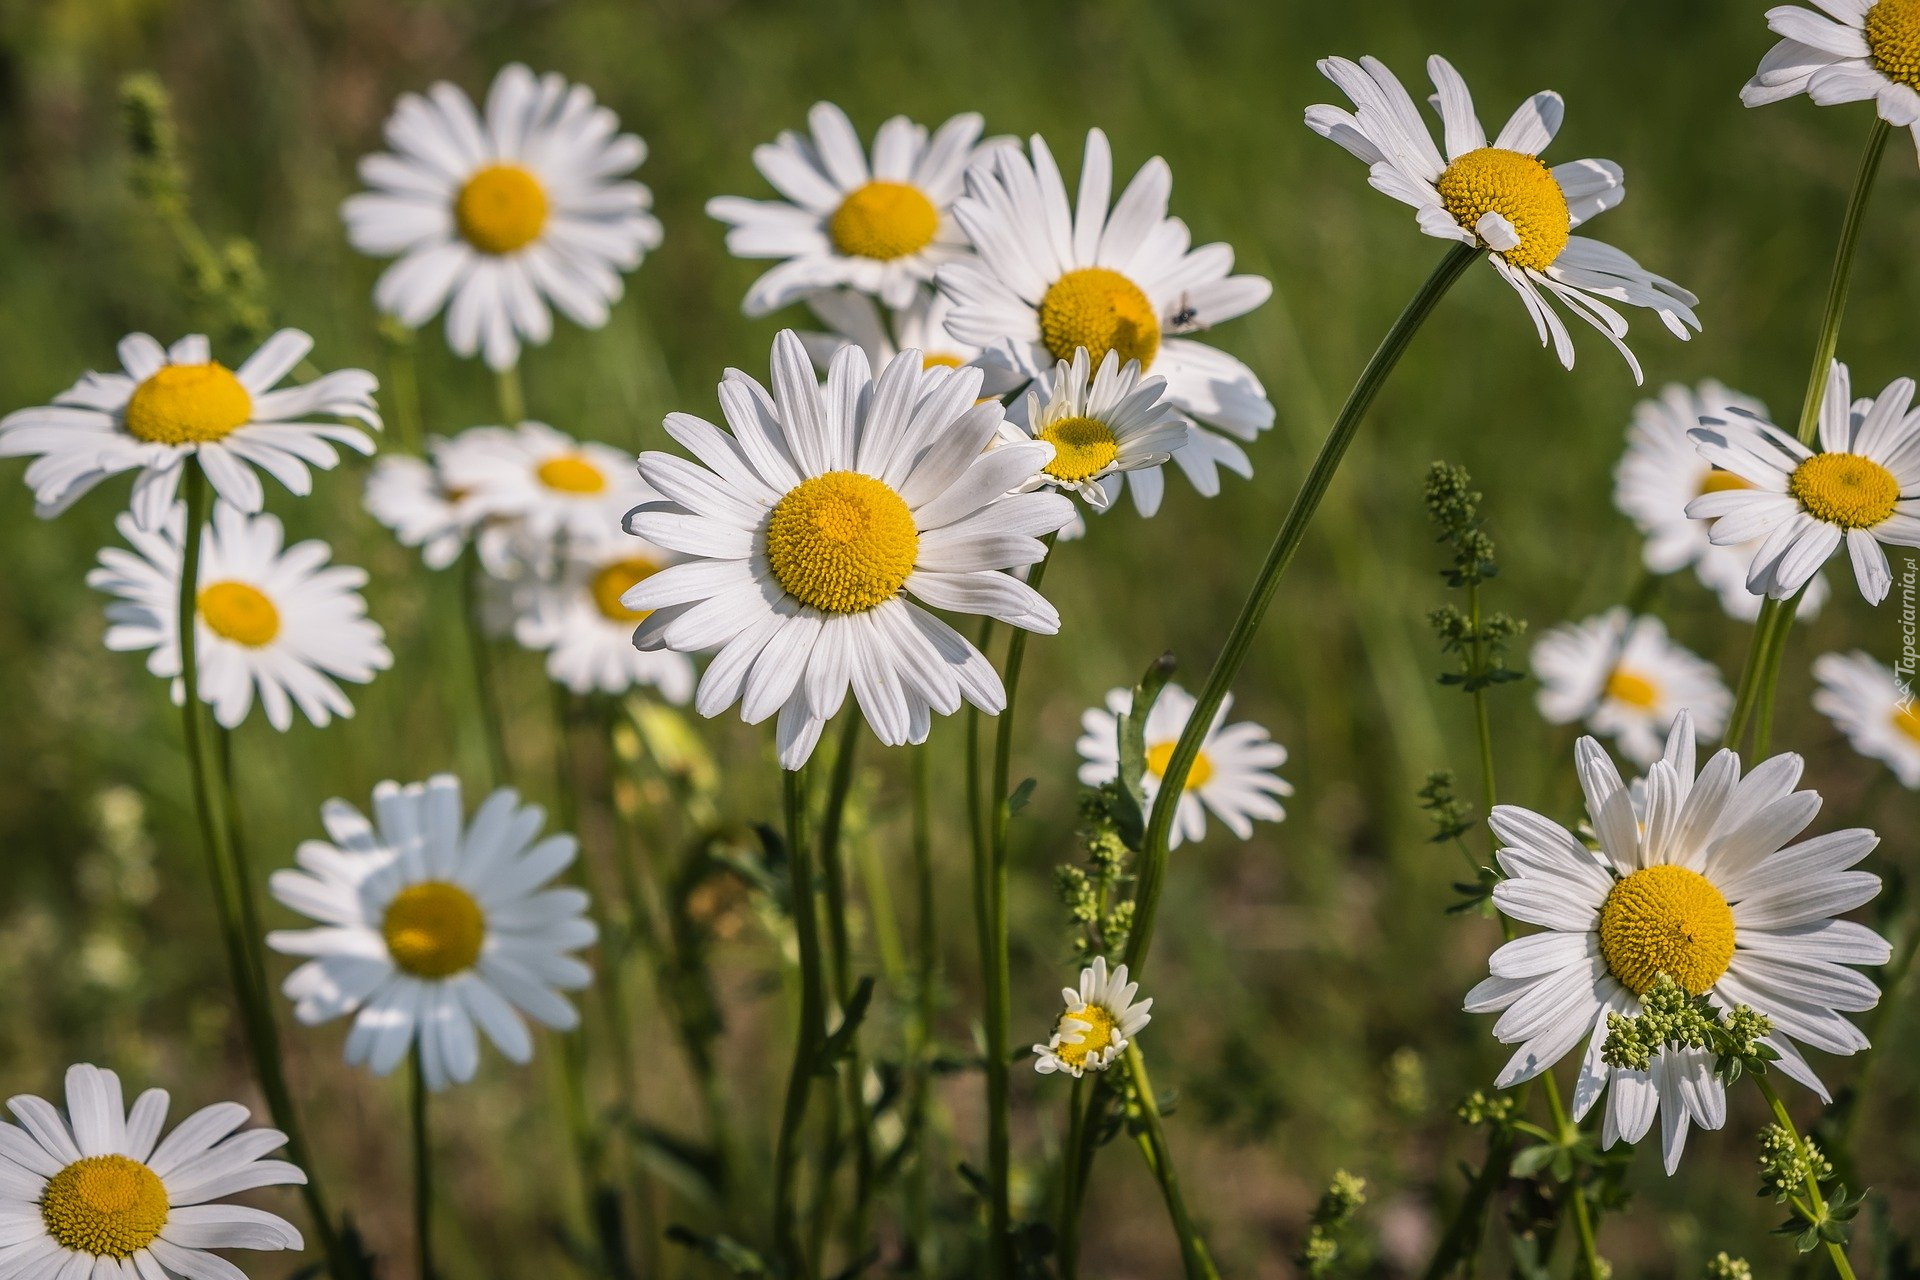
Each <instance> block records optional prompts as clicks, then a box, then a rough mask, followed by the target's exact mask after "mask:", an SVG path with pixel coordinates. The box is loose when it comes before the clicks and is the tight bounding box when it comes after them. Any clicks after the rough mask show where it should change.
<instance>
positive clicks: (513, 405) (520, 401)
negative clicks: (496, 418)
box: [494, 364, 527, 427]
mask: <svg viewBox="0 0 1920 1280" xmlns="http://www.w3.org/2000/svg"><path fill="white" fill-rule="evenodd" d="M494 389H495V390H496V391H497V392H499V395H500V418H501V422H502V425H503V426H509V427H514V426H518V425H520V423H522V422H524V421H526V418H527V395H526V392H525V391H523V390H522V389H521V387H520V366H519V365H517V364H513V365H508V366H507V367H506V368H504V369H502V370H500V372H499V373H497V374H495V375H494Z"/></svg>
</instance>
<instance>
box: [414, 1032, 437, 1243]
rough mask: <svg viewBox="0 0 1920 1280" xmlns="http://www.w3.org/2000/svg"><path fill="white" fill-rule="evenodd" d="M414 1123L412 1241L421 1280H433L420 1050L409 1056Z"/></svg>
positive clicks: (429, 1149) (416, 1047)
mask: <svg viewBox="0 0 1920 1280" xmlns="http://www.w3.org/2000/svg"><path fill="white" fill-rule="evenodd" d="M411 1056H412V1059H413V1061H412V1070H411V1071H410V1072H409V1073H408V1074H409V1075H410V1076H411V1077H412V1085H413V1088H412V1090H411V1091H410V1092H411V1094H412V1104H413V1105H412V1108H411V1111H412V1117H411V1118H412V1121H413V1241H414V1247H415V1249H416V1251H417V1252H416V1256H417V1257H418V1258H419V1260H420V1280H434V1275H435V1272H434V1266H433V1148H432V1144H431V1143H430V1142H429V1141H428V1139H427V1099H428V1097H429V1094H428V1091H427V1073H426V1071H425V1070H424V1069H423V1068H422V1067H421V1065H420V1046H419V1045H418V1044H416V1045H414V1047H413V1053H412V1055H411Z"/></svg>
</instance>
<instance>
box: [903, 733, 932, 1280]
mask: <svg viewBox="0 0 1920 1280" xmlns="http://www.w3.org/2000/svg"><path fill="white" fill-rule="evenodd" d="M911 751H912V768H913V884H914V898H915V908H916V915H917V917H918V920H917V923H918V926H919V928H918V931H917V936H916V938H915V939H914V942H915V945H916V947H917V948H918V954H917V963H916V964H915V966H914V968H915V973H914V1017H913V1022H912V1024H911V1027H910V1035H911V1039H910V1041H909V1043H908V1046H907V1048H908V1058H909V1060H910V1061H911V1062H912V1063H913V1083H912V1092H911V1093H910V1094H909V1095H908V1097H907V1118H906V1132H907V1135H908V1138H909V1140H911V1141H912V1143H913V1155H912V1165H911V1167H910V1168H909V1169H908V1171H907V1237H908V1239H910V1240H911V1241H912V1242H913V1256H914V1261H915V1265H916V1266H917V1268H918V1272H919V1274H921V1275H931V1274H933V1273H934V1269H935V1266H936V1259H935V1258H934V1256H933V1206H932V1198H931V1194H930V1192H931V1188H930V1183H931V1178H930V1176H929V1172H930V1171H929V1170H928V1168H927V1099H928V1095H929V1094H930V1093H931V1092H932V1090H933V1063H932V1056H933V1015H934V1001H935V997H936V995H937V994H938V991H939V986H938V983H939V973H940V917H939V905H938V901H937V898H936V895H935V890H934V881H933V753H932V748H931V747H929V746H928V745H927V744H926V743H921V744H920V745H919V746H916V747H913V748H911Z"/></svg>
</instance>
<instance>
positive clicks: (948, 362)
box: [920, 351, 966, 369]
mask: <svg viewBox="0 0 1920 1280" xmlns="http://www.w3.org/2000/svg"><path fill="white" fill-rule="evenodd" d="M965 363H966V361H965V360H962V359H961V358H960V357H959V356H956V355H949V354H947V353H946V352H944V351H928V352H924V353H922V354H921V356H920V367H921V368H922V369H933V368H940V369H958V368H959V367H960V366H961V365H963V364H965Z"/></svg>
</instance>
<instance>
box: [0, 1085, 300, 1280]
mask: <svg viewBox="0 0 1920 1280" xmlns="http://www.w3.org/2000/svg"><path fill="white" fill-rule="evenodd" d="M66 1084H67V1111H66V1114H65V1115H61V1114H60V1111H59V1110H58V1109H57V1108H56V1107H55V1106H54V1105H53V1104H52V1103H51V1102H48V1101H47V1100H46V1099H44V1098H37V1097H34V1096H33V1095H32V1094H20V1095H19V1096H17V1097H13V1098H9V1099H7V1109H8V1110H9V1111H11V1112H13V1114H14V1117H15V1118H16V1119H18V1120H19V1121H20V1123H19V1124H18V1125H17V1126H16V1125H11V1124H5V1123H0V1157H3V1158H0V1175H3V1176H0V1221H3V1222H5V1223H6V1229H5V1233H4V1239H5V1240H6V1246H5V1248H4V1250H0V1277H4V1280H29V1278H33V1280H38V1278H39V1277H47V1278H49V1280H56V1278H57V1280H81V1278H82V1277H97V1278H98V1280H171V1278H172V1277H175V1276H183V1277H187V1278H188V1280H231V1278H237V1277H240V1276H241V1275H242V1273H241V1271H240V1269H239V1268H238V1267H236V1266H234V1265H233V1264H232V1263H231V1262H228V1261H227V1260H226V1259H225V1258H222V1257H220V1256H219V1255H218V1254H214V1253H211V1252H209V1250H212V1249H260V1250H279V1249H296V1250H297V1249H300V1248H302V1247H304V1246H303V1242H302V1241H301V1239H300V1232H299V1231H298V1230H297V1229H296V1228H295V1227H294V1225H293V1224H292V1223H291V1222H288V1221H287V1220H286V1219H285V1218H282V1217H280V1216H279V1215H278V1214H273V1213H268V1212H267V1211H266V1210H264V1209H254V1208H250V1207H248V1206H246V1205H239V1204H222V1203H217V1202H218V1201H219V1200H220V1199H221V1197H223V1196H230V1195H232V1194H234V1193H235V1192H238V1191H247V1190H251V1189H252V1188H255V1187H274V1186H287V1185H294V1186H298V1185H302V1184H304V1183H305V1182H306V1180H307V1175H306V1174H304V1173H302V1172H301V1171H300V1170H299V1169H297V1168H295V1167H294V1166H293V1165H291V1164H288V1163H287V1162H286V1161H284V1160H265V1159H262V1158H261V1157H263V1156H265V1155H266V1154H267V1153H268V1152H269V1151H273V1150H275V1149H276V1148H279V1147H283V1146H285V1145H286V1142H287V1135H286V1134H284V1133H281V1132H279V1131H278V1130H275V1129H248V1130H246V1131H244V1132H240V1131H239V1130H240V1126H241V1125H243V1124H245V1123H246V1122H247V1117H248V1114H249V1113H248V1111H247V1109H246V1108H245V1107H243V1106H241V1105H240V1104H239V1103H237V1102H218V1103H215V1104H214V1105H212V1106H210V1107H203V1108H201V1109H200V1110H199V1111H196V1112H194V1113H193V1114H192V1115H190V1116H188V1117H187V1118H186V1120H185V1121H184V1122H182V1123H181V1124H180V1126H179V1127H178V1128H176V1129H175V1130H174V1131H173V1132H172V1133H170V1134H168V1135H167V1136H166V1137H165V1138H164V1139H163V1138H162V1137H161V1136H160V1135H161V1130H162V1129H164V1128H165V1126H166V1123H167V1103H168V1097H167V1091H166V1090H165V1089H148V1090H147V1091H146V1092H145V1093H142V1094H141V1095H140V1096H139V1097H138V1098H135V1099H134V1100H133V1106H132V1108H131V1109H129V1108H128V1107H127V1106H126V1103H125V1102H124V1101H123V1095H122V1094H121V1091H120V1077H119V1076H117V1075H115V1074H114V1073H113V1072H111V1071H106V1070H102V1069H101V1068H99V1067H95V1066H90V1065H87V1064H85V1063H82V1064H79V1065H76V1066H71V1067H68V1068H67V1081H66Z"/></svg>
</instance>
